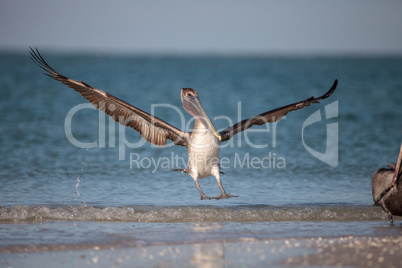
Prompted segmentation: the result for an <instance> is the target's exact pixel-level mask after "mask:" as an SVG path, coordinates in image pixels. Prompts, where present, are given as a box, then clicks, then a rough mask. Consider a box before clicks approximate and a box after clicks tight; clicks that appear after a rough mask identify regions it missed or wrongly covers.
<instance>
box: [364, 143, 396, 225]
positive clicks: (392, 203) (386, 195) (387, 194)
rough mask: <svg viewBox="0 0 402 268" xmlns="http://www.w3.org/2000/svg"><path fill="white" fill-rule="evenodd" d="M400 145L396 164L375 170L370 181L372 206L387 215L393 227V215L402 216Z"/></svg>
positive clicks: (389, 164)
mask: <svg viewBox="0 0 402 268" xmlns="http://www.w3.org/2000/svg"><path fill="white" fill-rule="evenodd" d="M401 162H402V144H401V149H400V151H399V157H398V161H397V162H396V164H392V163H388V168H380V169H377V170H376V171H375V173H374V175H373V179H372V181H371V189H372V193H373V200H374V205H376V206H378V205H379V206H381V207H382V209H383V210H384V211H385V212H387V213H388V217H389V222H390V224H391V225H394V220H393V217H392V216H393V215H395V216H402V183H401V180H402V167H401V166H402V165H401Z"/></svg>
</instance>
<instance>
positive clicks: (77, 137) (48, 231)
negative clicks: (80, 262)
mask: <svg viewBox="0 0 402 268" xmlns="http://www.w3.org/2000/svg"><path fill="white" fill-rule="evenodd" d="M42 54H43V56H44V57H45V59H46V60H47V61H48V63H49V64H50V65H51V66H52V67H54V68H55V69H56V70H58V71H59V72H60V73H62V74H63V75H66V76H68V77H70V78H73V79H76V80H82V81H84V82H86V83H88V84H90V85H92V86H94V87H97V88H99V89H102V90H105V91H107V92H108V93H110V94H112V95H114V96H116V97H118V98H121V99H123V100H125V101H126V102H128V103H131V104H133V105H135V106H137V107H138V108H140V109H143V110H145V111H147V112H152V113H153V114H155V115H156V116H158V117H160V118H161V119H163V120H165V121H167V122H169V123H170V124H172V125H174V126H176V127H178V128H180V129H185V130H187V131H190V130H191V127H192V121H191V116H190V115H188V114H187V113H186V112H185V111H184V109H183V108H182V105H181V100H180V89H181V88H183V87H192V88H194V89H196V90H197V91H198V94H199V97H200V99H201V102H202V103H203V106H204V108H205V110H206V111H207V113H208V114H209V116H210V117H211V118H212V119H213V121H214V124H215V126H216V127H217V128H218V129H223V128H225V127H227V126H229V125H230V123H236V122H237V121H239V120H240V119H245V118H248V117H251V116H254V115H257V114H259V113H262V112H265V111H268V110H271V109H274V108H277V107H280V106H283V105H287V104H289V103H293V102H296V101H300V100H304V99H306V98H309V97H311V96H319V95H322V94H324V93H325V92H326V91H327V90H328V89H329V88H330V87H331V85H332V83H333V81H334V80H335V79H338V80H339V84H338V88H337V90H336V91H335V92H334V94H333V95H332V96H331V97H329V98H328V99H326V100H323V101H321V103H319V104H312V105H311V106H310V107H305V108H303V109H302V110H298V111H294V112H291V113H289V114H288V115H287V116H286V118H284V119H282V120H281V121H279V122H278V123H277V124H271V125H266V126H262V127H254V128H252V129H250V130H249V131H247V132H245V133H241V134H238V135H236V136H235V137H234V138H233V139H232V140H231V141H230V142H228V143H226V144H225V143H224V144H222V146H223V148H222V149H221V153H220V157H221V160H223V162H222V163H221V165H222V171H223V172H224V173H225V174H224V175H223V176H222V182H223V185H224V187H225V189H226V190H227V192H229V193H230V194H233V195H239V197H237V198H231V199H227V200H200V198H199V193H198V191H197V189H196V188H195V185H194V181H193V180H192V178H191V177H190V176H188V175H186V174H183V173H180V172H172V171H170V169H172V168H185V165H186V161H187V151H186V149H185V148H184V147H179V146H172V145H171V144H168V146H167V147H166V148H159V147H155V146H151V145H149V144H147V143H145V142H144V141H143V140H142V139H141V136H140V135H139V134H138V133H137V132H136V131H134V130H132V129H129V128H123V127H121V126H119V125H118V124H117V123H115V122H113V121H110V120H109V119H108V117H105V116H104V115H103V114H102V113H100V112H98V111H97V110H94V109H91V108H90V106H88V105H87V102H86V100H84V99H83V98H82V97H81V96H80V95H79V94H78V93H76V92H75V91H73V90H72V89H70V88H68V87H66V86H64V85H62V84H61V83H59V82H57V81H55V80H53V79H51V78H49V77H46V76H44V75H42V74H41V73H42V71H41V69H40V68H38V67H37V66H36V65H35V64H34V63H33V62H32V61H31V60H30V59H29V53H28V52H27V53H26V54H0V94H1V97H0V112H1V117H0V128H1V134H0V154H1V161H0V238H1V239H0V252H19V251H23V250H32V251H35V250H49V249H52V248H57V247H60V245H63V246H64V247H65V248H71V249H74V248H85V247H87V246H88V247H89V246H92V245H114V246H142V245H153V244H158V243H159V244H160V243H193V242H202V241H223V240H236V239H243V238H250V237H251V238H256V239H265V238H288V237H316V236H323V237H331V236H343V235H352V234H353V235H400V234H401V231H402V230H401V229H400V228H399V226H400V224H399V223H398V219H396V224H397V228H390V227H389V226H388V223H387V215H386V214H385V213H384V212H383V211H382V210H381V208H379V207H373V206H372V203H373V201H372V197H371V184H370V183H371V176H372V175H373V173H374V171H375V170H376V169H377V168H380V167H383V166H386V165H387V162H395V161H396V158H397V156H398V152H399V146H400V142H401V138H402V134H401V128H402V120H401V105H400V104H401V103H402V75H401V74H402V58H381V57H375V58H369V57H365V58H352V57H349V58H341V57H338V58H325V57H324V58H309V57H307V58H304V57H294V58H286V57H284V58H275V57H240V56H239V57H229V56H227V57H220V56H217V57H213V56H210V57H195V56H194V57H190V56H188V57H178V56H171V57H168V56H153V57H151V56H143V57H140V56H126V57H124V56H108V55H61V54H51V53H47V52H46V51H42ZM200 184H201V187H202V189H203V191H204V192H205V193H206V194H207V195H210V196H215V195H218V194H219V193H220V191H219V188H218V187H217V185H216V180H215V178H213V177H208V178H204V179H202V180H200ZM398 224H399V226H398Z"/></svg>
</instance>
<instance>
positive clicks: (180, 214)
mask: <svg viewBox="0 0 402 268" xmlns="http://www.w3.org/2000/svg"><path fill="white" fill-rule="evenodd" d="M383 219H387V215H386V213H385V212H383V211H382V209H381V208H379V207H374V206H368V205H367V206H364V205H360V206H359V205H304V206H303V205H298V206H290V205H289V206H270V205H253V206H235V207H215V206H173V207H156V206H124V207H109V206H108V207H98V206H43V205H30V206H26V205H15V206H10V207H0V222H3V223H7V222H10V223H15V222H22V221H46V220H61V221H124V222H166V223H171V222H226V221H233V222H275V221H356V220H383Z"/></svg>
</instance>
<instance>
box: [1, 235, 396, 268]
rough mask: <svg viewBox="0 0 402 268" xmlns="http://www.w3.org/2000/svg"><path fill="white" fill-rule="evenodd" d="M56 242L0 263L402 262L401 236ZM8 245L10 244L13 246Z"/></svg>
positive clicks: (213, 264) (272, 264)
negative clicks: (150, 242) (152, 242)
mask: <svg viewBox="0 0 402 268" xmlns="http://www.w3.org/2000/svg"><path fill="white" fill-rule="evenodd" d="M82 247H84V246H82V245H81V248H80V247H77V246H76V247H74V246H68V245H64V246H63V245H59V246H41V247H25V248H23V247H20V248H18V250H17V248H14V250H13V251H14V252H12V253H11V252H10V253H7V252H5V251H4V250H3V252H2V253H1V254H0V266H1V267H45V266H47V267H87V266H93V267H229V266H230V267H266V266H267V265H269V266H270V267H296V266H297V267H300V266H301V267H309V266H320V267H323V266H328V267H330V266H338V267H339V266H347V267H402V258H401V257H400V252H401V250H402V237H390V236H380V237H372V236H347V237H336V238H321V237H314V238H298V239H268V240H257V239H250V238H243V239H237V240H232V241H210V242H203V243H181V244H155V245H148V246H137V247H123V248H117V247H111V246H105V245H104V246H102V245H99V246H88V247H89V248H86V249H84V248H82ZM11 250H12V249H11Z"/></svg>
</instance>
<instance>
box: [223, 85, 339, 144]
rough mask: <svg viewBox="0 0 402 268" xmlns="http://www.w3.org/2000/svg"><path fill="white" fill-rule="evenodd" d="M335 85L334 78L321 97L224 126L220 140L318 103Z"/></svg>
mask: <svg viewBox="0 0 402 268" xmlns="http://www.w3.org/2000/svg"><path fill="white" fill-rule="evenodd" d="M337 85H338V80H335V82H334V84H333V85H332V87H331V88H330V90H328V92H327V93H325V94H324V95H322V96H321V97H318V98H314V97H311V98H308V99H306V100H304V101H299V102H296V103H293V104H289V105H286V106H283V107H281V108H277V109H274V110H271V111H268V112H265V113H262V114H259V115H257V116H254V117H251V118H249V119H244V120H242V121H240V122H238V123H236V124H234V125H233V126H231V127H228V128H225V129H224V130H222V131H221V132H220V135H221V137H222V140H221V141H227V140H230V139H231V138H232V137H233V136H234V135H236V134H237V133H239V132H242V131H244V130H246V129H248V128H250V127H252V126H254V125H258V126H260V125H264V124H267V123H273V122H276V121H278V120H280V119H281V118H282V117H284V116H285V115H286V114H287V113H289V112H291V111H296V110H299V109H301V108H303V107H305V106H309V105H310V103H319V101H320V100H323V99H326V98H328V97H329V96H331V94H332V93H333V92H334V91H335V89H336V86H337Z"/></svg>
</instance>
